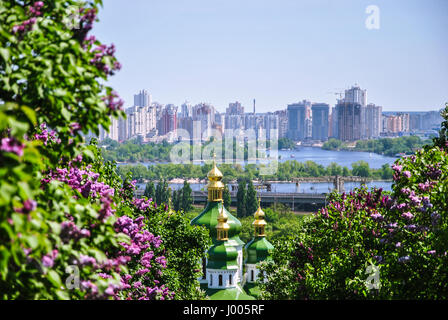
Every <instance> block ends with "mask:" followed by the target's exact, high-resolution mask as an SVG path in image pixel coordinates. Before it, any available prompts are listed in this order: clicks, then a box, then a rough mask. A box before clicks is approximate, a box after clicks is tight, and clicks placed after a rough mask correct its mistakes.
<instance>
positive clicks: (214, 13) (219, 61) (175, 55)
mask: <svg viewBox="0 0 448 320" xmlns="http://www.w3.org/2000/svg"><path fill="white" fill-rule="evenodd" d="M372 4H373V5H376V6H377V7H378V8H379V10H380V16H379V17H380V28H379V29H378V30H369V29H367V28H366V26H365V20H366V18H367V17H368V16H369V15H368V14H367V13H366V8H367V7H368V6H369V5H372ZM447 12H448V3H447V2H446V1H438V0H432V1H426V2H421V1H394V2H393V3H391V2H390V1H373V3H372V1H344V2H338V5H335V3H334V2H331V1H300V2H297V1H286V0H285V1H276V2H273V1H257V2H254V1H245V2H244V3H241V2H236V1H227V2H225V3H224V2H213V3H210V2H204V1H199V0H192V1H189V2H188V3H187V4H186V3H181V2H179V1H166V2H159V1H132V2H127V3H124V2H121V1H116V0H109V1H108V6H106V7H105V10H104V11H103V12H102V13H101V14H100V23H99V24H98V25H97V26H96V27H95V29H94V32H95V34H97V35H98V37H99V39H101V40H103V41H106V42H113V43H115V44H116V46H117V56H118V58H119V60H120V61H121V62H122V64H123V69H122V70H121V71H120V72H118V73H117V75H116V76H114V77H112V79H111V81H110V83H111V85H112V86H113V87H115V89H116V90H117V91H118V92H119V93H120V95H121V96H122V98H123V99H124V100H125V101H126V105H130V104H131V103H132V94H133V93H134V91H135V88H140V87H143V88H148V89H150V90H151V92H154V93H156V92H157V95H154V100H155V101H159V102H162V101H163V102H165V103H172V104H176V105H180V104H181V103H183V102H184V101H185V100H187V101H189V102H191V103H199V102H209V103H211V104H213V105H214V106H215V107H216V108H217V109H218V110H219V111H220V112H222V111H224V110H225V108H226V107H227V105H228V102H230V101H240V102H241V103H242V104H243V105H245V106H247V107H248V106H251V105H252V101H253V99H254V98H255V99H256V101H257V110H258V111H259V112H266V111H269V110H272V109H273V108H274V109H282V108H283V107H284V106H286V105H287V104H289V103H292V102H294V101H300V100H302V99H310V100H312V101H316V102H323V103H328V104H330V105H335V103H336V98H337V95H335V94H334V93H335V92H340V91H343V90H345V89H347V88H349V87H350V86H352V85H354V84H355V83H357V84H358V85H360V86H361V87H363V88H368V90H369V96H368V100H369V101H373V102H374V103H375V104H377V105H382V106H383V110H384V111H402V110H406V111H417V110H422V111H428V110H436V109H440V108H442V107H443V106H444V104H445V102H447V101H448V92H447V90H446V83H448V72H447V71H448V61H447V59H446V52H447V51H448V44H447V43H446V41H444V40H445V39H446V38H447V37H446V35H447V31H446V30H448V21H447V20H446V19H445V16H446V13H447ZM117 21H118V22H117Z"/></svg>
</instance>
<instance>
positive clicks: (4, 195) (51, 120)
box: [0, 0, 209, 299]
mask: <svg viewBox="0 0 448 320" xmlns="http://www.w3.org/2000/svg"><path fill="white" fill-rule="evenodd" d="M100 3H101V1H99V0H98V1H96V0H94V1H89V2H86V3H82V5H83V6H84V8H82V10H81V11H80V13H81V15H82V16H83V17H84V18H83V20H82V21H80V23H81V25H80V28H70V27H68V26H67V25H66V24H65V23H64V20H66V19H68V18H69V14H70V12H69V11H68V10H67V9H68V8H69V7H71V6H74V7H77V5H80V2H78V1H71V0H68V1H61V0H48V1H45V3H44V2H35V3H24V2H22V1H2V2H0V21H1V22H0V40H1V43H2V48H0V100H1V103H3V104H2V105H0V140H1V142H0V299H86V298H96V299H111V298H114V297H115V298H127V297H136V296H137V297H138V296H140V294H143V295H144V296H145V297H146V294H147V292H146V291H144V292H139V289H138V288H137V286H131V285H129V288H124V287H123V281H124V282H126V281H129V279H132V280H134V279H136V278H139V279H140V280H141V282H142V283H140V285H142V284H143V288H144V289H146V288H148V289H154V294H153V295H152V296H151V298H153V299H157V298H161V297H170V295H171V294H170V292H169V290H172V291H175V292H176V298H179V299H197V298H203V297H204V295H203V293H202V292H201V291H199V288H198V284H197V281H196V277H197V276H198V271H197V269H198V268H200V266H198V261H200V260H201V258H202V257H203V254H204V251H205V249H206V248H207V247H208V245H209V238H208V233H207V232H206V230H203V229H201V228H197V227H192V226H190V224H189V221H188V219H187V218H184V217H183V216H182V215H180V214H176V213H174V214H173V213H169V212H168V211H166V210H164V208H162V207H159V208H158V209H155V208H154V207H153V204H149V205H150V206H151V207H150V208H149V207H148V208H147V211H146V214H147V216H146V220H144V219H143V220H140V222H142V221H144V223H143V224H142V229H141V230H140V231H141V232H143V231H146V232H149V234H150V235H151V236H155V237H157V236H160V237H161V238H160V244H158V245H155V244H154V243H156V242H157V241H158V240H157V241H156V240H154V242H153V243H151V244H152V245H153V247H150V248H148V247H146V248H145V247H144V246H143V247H138V248H137V249H138V251H133V252H132V253H129V252H127V251H126V250H125V246H126V245H129V244H130V243H131V241H134V240H133V239H131V236H130V235H129V230H128V232H127V233H126V234H125V233H122V232H119V231H117V230H118V229H117V228H118V226H117V221H119V220H120V219H121V218H126V217H128V218H129V219H131V220H132V219H136V220H137V219H140V218H139V217H140V216H141V214H142V209H141V208H138V207H137V204H136V203H137V202H135V200H134V199H133V198H132V197H133V193H134V190H133V188H132V184H131V183H130V181H129V180H128V179H127V178H128V175H126V176H125V177H124V178H125V179H121V177H120V176H119V175H118V174H117V173H116V168H115V167H116V164H115V163H111V162H105V161H104V159H102V157H101V153H100V152H99V150H98V149H97V147H96V146H95V145H90V146H85V145H84V143H83V142H84V141H83V137H82V133H88V132H89V131H92V132H94V133H96V134H98V125H102V126H103V127H105V128H107V127H109V125H110V121H111V118H114V117H117V116H120V115H124V114H123V112H121V111H120V107H121V102H120V101H116V98H117V96H116V94H115V93H113V91H112V89H111V88H109V87H107V86H106V85H105V83H106V80H107V78H108V76H109V75H112V74H113V71H114V70H117V69H118V64H117V63H118V62H117V61H116V59H115V58H114V56H113V51H114V48H113V47H107V46H103V45H101V43H100V42H99V41H98V40H95V39H94V38H86V35H87V33H88V31H89V30H90V28H91V23H93V22H94V20H95V16H96V12H97V9H98V8H97V5H98V4H100ZM37 7H39V8H38V9H36V8H37ZM33 10H34V11H33ZM36 12H39V14H37V13H36ZM24 22H26V24H25V23H24ZM162 200H165V199H163V197H162ZM146 204H148V203H146ZM140 205H141V203H140ZM140 231H139V232H140ZM149 234H148V233H146V235H147V236H149ZM140 235H143V233H142V234H140ZM133 236H134V235H133ZM153 239H155V238H154V237H153ZM134 244H135V243H134ZM142 248H143V250H147V252H145V253H149V250H151V251H152V254H153V257H154V258H157V259H156V260H157V261H151V263H152V264H153V265H152V268H151V270H149V271H148V272H147V273H146V275H145V276H141V275H139V274H138V273H137V271H138V270H139V269H140V268H141V266H142V265H141V259H140V258H141V256H140V254H143V252H141V251H140V250H142ZM133 249H134V250H137V249H136V248H133ZM126 254H129V256H126V257H125V256H124V255H126ZM163 254H165V256H166V257H164V256H162V255H163ZM165 262H166V264H167V265H166V268H164V266H163V264H164V263H165ZM71 267H77V268H78V271H79V279H80V284H79V285H76V283H73V284H74V285H75V286H74V287H73V288H67V287H66V285H67V283H69V282H68V280H69V279H70V278H69V276H70V273H69V270H70V268H71ZM162 270H163V272H162ZM165 271H166V272H165ZM72 275H73V274H72ZM127 276H129V277H130V278H129V279H128V280H126V279H127V278H126V277H127ZM123 277H125V280H123ZM156 281H158V283H157V282H156ZM131 284H134V283H131ZM166 286H170V288H168V289H167V290H168V292H167V290H164V289H166ZM156 287H157V288H156ZM119 288H121V289H119ZM160 288H162V289H160ZM68 289H70V290H68ZM156 289H157V290H156ZM120 290H121V291H120Z"/></svg>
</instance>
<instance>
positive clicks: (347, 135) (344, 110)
mask: <svg viewBox="0 0 448 320" xmlns="http://www.w3.org/2000/svg"><path fill="white" fill-rule="evenodd" d="M362 109H363V108H362V106H361V104H359V103H353V102H345V101H343V100H339V103H338V104H337V105H336V114H337V117H338V120H337V121H338V139H339V140H342V141H355V140H360V139H361V136H362V134H361V133H362V132H363V130H364V128H363V126H362V125H363V121H362V119H363V117H364V113H363V110H362Z"/></svg>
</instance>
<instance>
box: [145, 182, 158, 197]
mask: <svg viewBox="0 0 448 320" xmlns="http://www.w3.org/2000/svg"><path fill="white" fill-rule="evenodd" d="M143 196H145V197H146V198H148V199H151V198H152V199H155V196H156V187H155V186H154V182H152V181H149V182H148V183H147V184H146V187H145V193H144V194H143Z"/></svg>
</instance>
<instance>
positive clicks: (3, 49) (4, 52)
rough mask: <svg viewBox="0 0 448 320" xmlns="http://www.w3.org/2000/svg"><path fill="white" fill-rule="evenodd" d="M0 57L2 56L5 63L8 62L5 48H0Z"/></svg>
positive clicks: (7, 52)
mask: <svg viewBox="0 0 448 320" xmlns="http://www.w3.org/2000/svg"><path fill="white" fill-rule="evenodd" d="M0 56H2V57H3V59H4V60H5V61H8V60H9V50H8V49H6V48H0Z"/></svg>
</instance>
